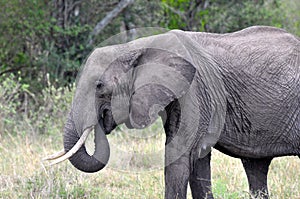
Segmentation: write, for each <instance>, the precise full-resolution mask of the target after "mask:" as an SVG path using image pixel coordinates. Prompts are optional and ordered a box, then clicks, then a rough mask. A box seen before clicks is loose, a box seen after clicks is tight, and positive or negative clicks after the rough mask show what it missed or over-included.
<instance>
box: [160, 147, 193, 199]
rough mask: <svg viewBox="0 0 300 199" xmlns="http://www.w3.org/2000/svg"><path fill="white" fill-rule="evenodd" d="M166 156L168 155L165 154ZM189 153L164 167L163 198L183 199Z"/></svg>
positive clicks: (187, 175)
mask: <svg viewBox="0 0 300 199" xmlns="http://www.w3.org/2000/svg"><path fill="white" fill-rule="evenodd" d="M166 156H168V154H166ZM189 159H190V157H189V153H188V152H187V153H185V154H183V155H182V156H181V157H180V158H179V159H177V160H176V161H174V162H172V163H171V164H169V165H167V166H166V167H165V198H166V199H177V198H178V199H185V198H186V194H187V185H188V179H189V172H190V168H189V167H190V166H189V164H190V162H189Z"/></svg>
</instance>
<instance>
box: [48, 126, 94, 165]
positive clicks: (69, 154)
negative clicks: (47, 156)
mask: <svg viewBox="0 0 300 199" xmlns="http://www.w3.org/2000/svg"><path fill="white" fill-rule="evenodd" d="M93 128H94V127H90V128H87V129H86V130H85V131H84V132H83V134H82V136H81V137H80V138H79V140H78V141H77V143H76V144H75V145H74V146H73V148H72V149H71V150H70V151H68V152H67V153H65V154H64V155H62V156H60V157H56V158H52V159H55V160H54V161H53V162H52V163H51V164H50V165H49V166H52V165H55V164H58V163H60V162H63V161H65V160H66V159H68V158H70V157H72V155H74V154H75V153H76V152H77V151H78V150H79V149H80V147H81V146H82V145H83V144H84V142H85V140H86V139H87V137H88V135H89V134H90V133H91V131H92V130H93ZM59 153H60V154H62V153H61V151H60V152H58V153H56V154H59ZM56 154H53V155H52V156H54V155H56Z"/></svg>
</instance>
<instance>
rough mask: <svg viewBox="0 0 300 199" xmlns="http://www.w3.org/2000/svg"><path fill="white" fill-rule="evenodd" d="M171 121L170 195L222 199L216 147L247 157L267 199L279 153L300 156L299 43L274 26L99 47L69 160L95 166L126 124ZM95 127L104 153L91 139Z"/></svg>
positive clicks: (79, 98) (68, 137)
mask: <svg viewBox="0 0 300 199" xmlns="http://www.w3.org/2000/svg"><path fill="white" fill-rule="evenodd" d="M159 117H161V118H162V119H163V121H164V131H165V133H166V142H165V168H164V169H165V171H164V174H165V198H167V199H174V198H186V195H187V186H188V184H189V185H190V187H191V192H192V196H193V198H213V194H212V190H211V168H210V158H211V148H212V147H214V148H215V149H217V150H219V151H221V152H222V153H225V154H227V155H230V156H232V157H236V158H240V159H241V161H242V164H243V167H244V169H245V172H246V175H247V178H248V183H249V189H250V194H252V195H254V196H255V197H263V198H268V188H267V174H268V168H269V165H270V163H271V161H272V159H273V158H275V157H280V156H292V155H293V156H299V157H300V39H299V38H298V37H296V36H294V35H292V34H290V33H288V32H287V31H285V30H283V29H279V28H275V27H269V26H253V27H249V28H246V29H243V30H240V31H237V32H233V33H227V34H216V33H204V32H189V31H181V30H171V31H168V32H166V33H163V34H158V35H153V36H147V37H144V38H139V39H136V40H133V41H131V42H127V43H123V44H118V45H111V46H105V47H101V48H96V49H95V50H94V51H93V52H92V53H91V55H90V56H89V57H88V59H87V61H86V63H85V66H84V68H83V69H82V71H81V74H80V78H79V80H78V82H77V88H76V92H75V96H74V99H73V103H72V107H71V110H70V113H69V115H68V118H67V122H66V124H65V128H64V150H63V151H62V152H60V153H59V154H56V155H54V156H51V158H48V159H57V160H56V161H55V163H57V162H60V161H62V160H65V159H69V160H70V162H71V163H72V164H73V165H74V166H75V167H76V168H77V169H79V170H81V171H84V172H96V171H99V170H101V169H102V168H104V167H105V165H106V164H107V162H108V159H109V150H110V149H109V143H108V141H107V138H106V137H107V134H109V133H111V131H113V130H114V129H115V128H116V127H117V126H118V125H119V124H125V125H126V126H127V127H128V128H129V129H131V128H135V129H143V128H147V127H148V126H149V125H151V124H152V123H153V122H154V121H155V120H156V119H157V118H159ZM93 129H94V133H95V145H96V146H95V152H94V154H93V155H89V154H88V153H87V152H86V148H85V145H84V142H85V139H86V137H87V135H88V134H89V133H90V132H91V131H92V130H93Z"/></svg>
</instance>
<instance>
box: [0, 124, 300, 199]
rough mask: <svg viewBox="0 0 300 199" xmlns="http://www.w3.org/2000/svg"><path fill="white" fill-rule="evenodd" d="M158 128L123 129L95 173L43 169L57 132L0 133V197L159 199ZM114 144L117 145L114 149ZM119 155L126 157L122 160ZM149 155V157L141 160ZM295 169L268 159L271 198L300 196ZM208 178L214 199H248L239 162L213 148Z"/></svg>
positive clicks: (58, 140)
mask: <svg viewBox="0 0 300 199" xmlns="http://www.w3.org/2000/svg"><path fill="white" fill-rule="evenodd" d="M160 126H161V124H155V125H153V126H152V127H151V128H150V129H149V130H148V132H139V131H132V132H131V133H126V132H125V133H124V131H126V129H125V130H124V129H122V128H123V127H121V129H120V130H119V131H117V132H115V133H113V135H110V136H109V141H110V143H111V147H112V154H111V159H110V163H109V165H108V166H107V167H106V168H105V169H103V170H102V171H100V172H98V173H94V174H86V173H82V172H80V171H78V170H76V169H75V168H74V167H73V166H72V165H71V164H70V163H69V162H64V163H61V164H59V165H55V166H52V167H48V166H45V165H44V163H43V162H42V161H41V159H42V157H44V156H45V155H48V154H51V153H53V152H55V151H57V150H59V149H61V147H62V134H61V133H60V132H53V133H51V134H47V135H36V136H32V135H26V134H16V135H11V134H9V133H8V132H6V133H3V132H0V135H1V137H0V198H105V199H106V198H109V199H111V198H113V199H114V198H116V199H117V198H118V199H119V198H122V199H123V198H124V199H127V198H128V199H129V198H145V199H146V198H158V199H159V198H163V195H164V177H163V166H162V163H163V161H162V160H163V147H164V135H163V134H162V133H158V132H159V131H161V130H162V129H161V128H160ZM153 132H156V133H153ZM147 134H150V135H149V136H147ZM141 135H142V136H141ZM88 145H91V144H88ZM113 146H120V147H118V150H117V151H116V150H115V151H114V150H113ZM89 147H90V148H91V146H89ZM122 151H126V152H129V153H127V154H130V155H127V156H128V157H124V156H123V155H120V154H122V153H121V152H122ZM149 154H150V156H151V157H152V158H154V159H151V158H150V159H149V158H148V159H147V158H146V159H145V156H149ZM122 158H123V159H122ZM153 162H157V164H155V165H153V164H152V163H153ZM299 171H300V160H299V158H296V157H284V158H277V159H275V160H273V162H272V164H271V168H270V172H269V189H270V193H271V198H274V199H277V198H278V199H279V198H300V173H299ZM212 175H213V193H214V195H215V198H222V199H223V198H224V199H225V198H226V199H229V198H230V199H232V198H233V199H234V198H236V199H238V198H248V185H247V180H246V175H245V173H244V171H243V168H242V164H241V163H240V160H239V159H234V158H231V157H229V156H226V155H223V154H221V153H219V152H218V151H216V150H214V151H213V156H212ZM188 198H191V194H190V191H189V193H188Z"/></svg>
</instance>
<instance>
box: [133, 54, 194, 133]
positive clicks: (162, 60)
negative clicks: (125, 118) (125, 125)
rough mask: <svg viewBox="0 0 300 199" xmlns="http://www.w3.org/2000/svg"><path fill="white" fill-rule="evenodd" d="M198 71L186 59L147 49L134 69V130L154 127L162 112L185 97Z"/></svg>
mask: <svg viewBox="0 0 300 199" xmlns="http://www.w3.org/2000/svg"><path fill="white" fill-rule="evenodd" d="M195 72H196V69H195V67H194V66H193V65H192V64H191V63H190V62H188V61H187V60H185V59H184V58H182V57H180V56H178V55H176V54H174V53H170V52H168V51H164V50H159V49H147V50H145V51H144V54H143V56H142V57H140V59H139V63H138V64H137V66H136V67H135V72H134V83H133V91H134V92H133V94H132V95H131V99H130V107H129V108H130V110H129V119H130V123H131V126H132V127H134V128H138V129H139V128H145V127H147V126H149V125H150V124H152V123H153V122H154V121H155V120H156V119H157V118H158V115H159V112H160V111H162V110H164V108H165V107H166V106H167V105H168V104H169V103H170V102H172V101H173V100H175V99H179V98H180V97H182V96H183V95H184V94H185V93H186V92H187V91H188V90H189V87H190V85H191V83H192V81H193V79H194V75H195Z"/></svg>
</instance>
